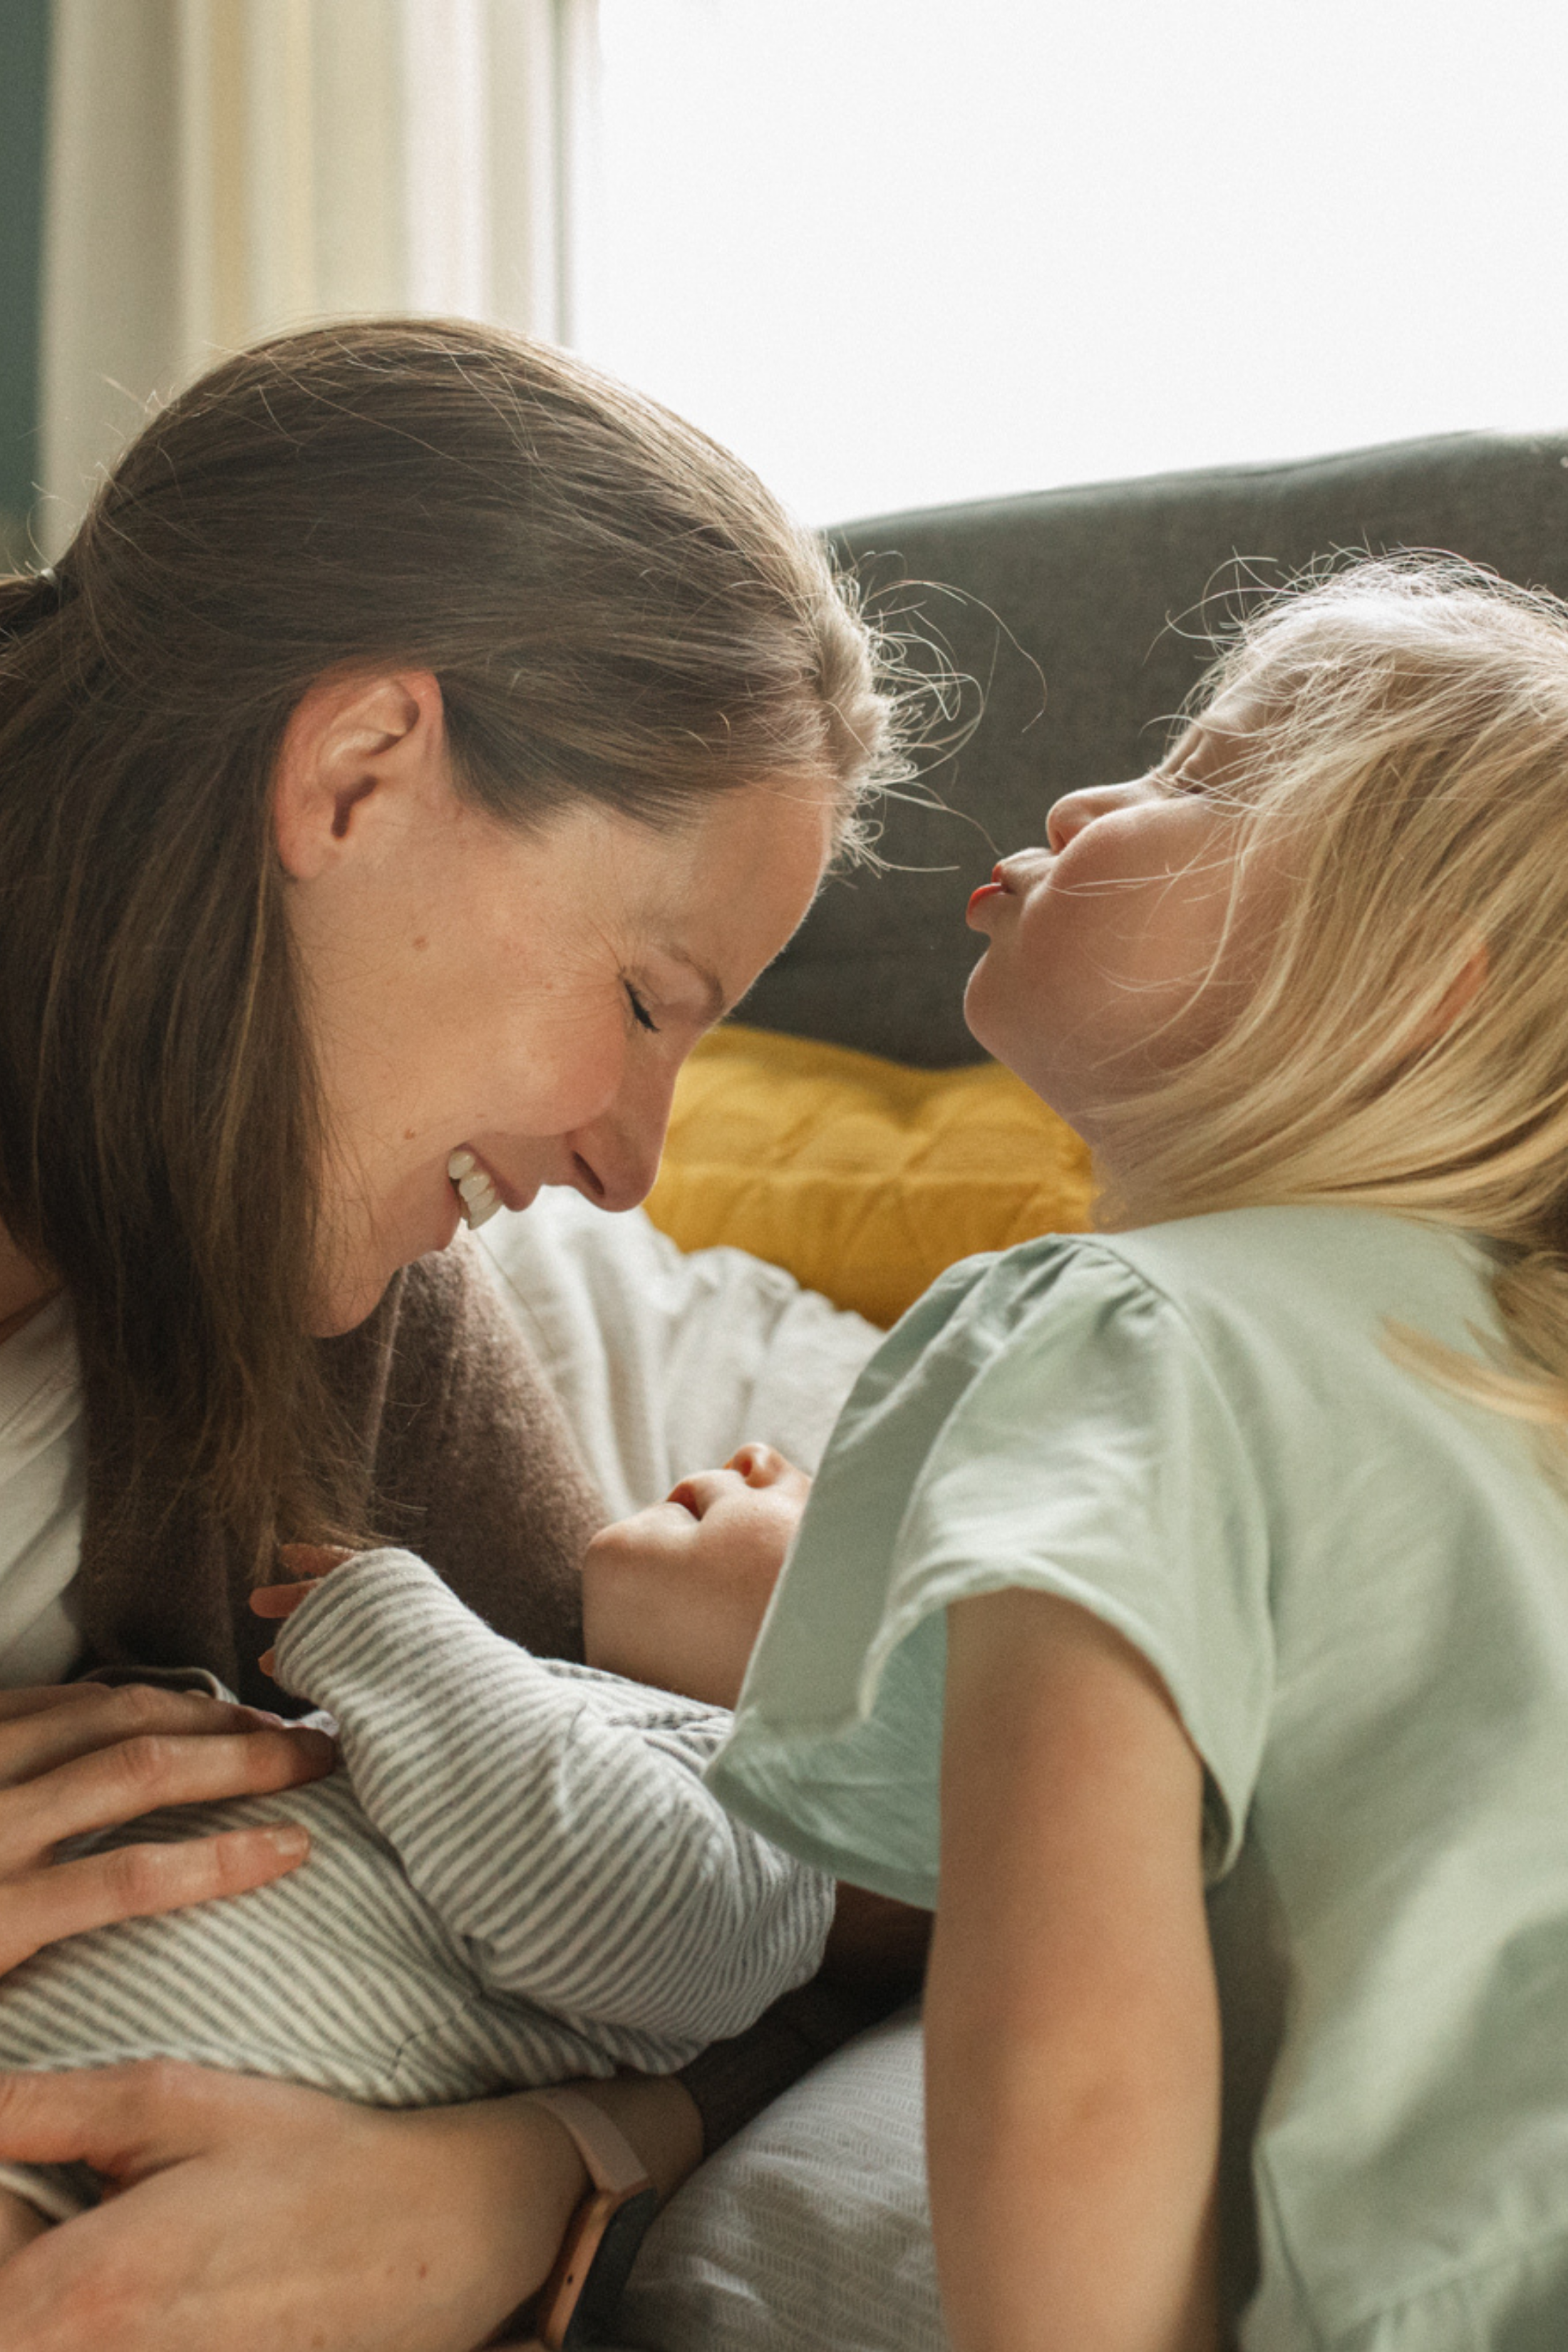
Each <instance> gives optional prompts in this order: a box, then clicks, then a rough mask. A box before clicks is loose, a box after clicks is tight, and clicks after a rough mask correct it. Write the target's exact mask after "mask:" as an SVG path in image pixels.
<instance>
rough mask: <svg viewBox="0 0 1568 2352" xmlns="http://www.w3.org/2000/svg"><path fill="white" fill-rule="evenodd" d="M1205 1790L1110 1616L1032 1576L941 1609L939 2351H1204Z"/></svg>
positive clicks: (1207, 2085) (931, 2025)
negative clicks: (947, 2343) (943, 2326)
mask: <svg viewBox="0 0 1568 2352" xmlns="http://www.w3.org/2000/svg"><path fill="white" fill-rule="evenodd" d="M1202 1803H1203V1772H1202V1768H1201V1766H1200V1764H1199V1761H1198V1759H1197V1757H1196V1755H1195V1754H1194V1750H1193V1748H1192V1747H1191V1745H1190V1744H1189V1742H1188V1740H1187V1738H1186V1735H1185V1732H1184V1729H1183V1728H1182V1726H1181V1724H1180V1722H1179V1721H1178V1719H1177V1717H1176V1715H1175V1712H1174V1710H1173V1707H1172V1706H1171V1703H1170V1701H1169V1699H1168V1697H1167V1696H1166V1694H1165V1692H1164V1689H1163V1685H1161V1684H1160V1683H1159V1681H1158V1679H1157V1677H1156V1676H1155V1675H1153V1673H1152V1670H1151V1669H1150V1668H1149V1667H1148V1666H1147V1665H1146V1664H1144V1662H1143V1661H1142V1659H1141V1658H1140V1657H1139V1656H1138V1655H1137V1654H1136V1653H1135V1652H1134V1651H1133V1650H1132V1649H1131V1647H1130V1646H1129V1645H1128V1644H1127V1643H1124V1642H1123V1641H1122V1640H1121V1637H1120V1636H1119V1635H1118V1634H1116V1633H1113V1632H1111V1631H1110V1629H1109V1628H1108V1627H1106V1626H1104V1625H1102V1624H1101V1623H1100V1622H1099V1621H1098V1620H1096V1619H1095V1618H1093V1617H1092V1616H1090V1615H1089V1613H1088V1612H1086V1611H1083V1610H1080V1609H1077V1608H1075V1607H1073V1606H1072V1605H1071V1604H1070V1603H1068V1602H1066V1601H1058V1600H1056V1599H1054V1598H1052V1597H1051V1596H1050V1595H1048V1594H1045V1593H1040V1592H1029V1591H1017V1590H1014V1591H1003V1592H996V1593H988V1594H985V1595H984V1596H982V1597H980V1598H977V1599H975V1600H971V1601H961V1602H959V1603H957V1604H956V1605H955V1606H954V1607H952V1608H951V1609H950V1610H949V1612H948V1664H947V1697H946V1708H945V1717H944V1729H943V1744H942V1870H941V1887H940V1894H939V1898H938V1906H937V1922H936V1932H935V1937H934V1941H933V1944H932V1951H931V1975H930V1980H929V1986H928V1991H927V1998H926V2009H925V2032H926V2074H927V2126H926V2128H927V2138H928V2146H929V2154H930V2169H931V2219H932V2226H933V2229H934V2232H935V2237H936V2252H937V2268H938V2275H939V2278H940V2281H941V2285H942V2302H943V2307H944V2310H945V2313H946V2316H947V2323H948V2326H949V2329H950V2331H951V2334H952V2343H953V2347H954V2352H1212V2347H1213V2346H1214V2344H1215V2317H1214V2307H1213V2294H1214V2290H1213V2264H1214V2256H1213V2244H1212V2233H1213V2205H1214V2182H1215V2164H1216V2161H1217V2148H1218V2131H1219V2025H1218V2005H1217V1999H1216V1995H1215V1982H1214V1974H1213V1969H1212V1965H1211V1962H1210V1957H1209V1945H1208V1936H1207V1930H1206V1925H1205V1912H1204V1900H1203V1885H1202V1874H1201V1868H1200V1834H1201V1811H1202Z"/></svg>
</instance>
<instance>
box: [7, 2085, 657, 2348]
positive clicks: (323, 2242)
mask: <svg viewBox="0 0 1568 2352" xmlns="http://www.w3.org/2000/svg"><path fill="white" fill-rule="evenodd" d="M587 2087H589V2086H586V2085H584V2088H587ZM610 2087H612V2086H609V2085H606V2086H605V2088H610ZM648 2087H649V2088H659V2087H662V2086H654V2085H650V2086H648ZM0 2159H5V2160H8V2161H10V2162H13V2163H38V2164H41V2163H61V2162H68V2161H73V2160H77V2159H81V2160H85V2161H86V2162H87V2163H89V2164H90V2165H91V2166H92V2167H93V2168H94V2169H95V2170H96V2171H98V2172H100V2173H102V2174H103V2175H104V2176H105V2177H106V2179H108V2180H109V2181H110V2183H112V2184H113V2188H112V2190H111V2193H110V2195H109V2196H108V2198H107V2199H106V2200H105V2201H104V2203H103V2204H101V2205H100V2206H98V2207H97V2208H96V2209H95V2210H93V2211H91V2212H88V2213H83V2214H81V2215H80V2216H79V2218H78V2219H77V2220H75V2221H65V2222H62V2223H61V2224H60V2225H59V2227H58V2228H57V2229H51V2230H48V2231H46V2232H45V2233H44V2235H43V2236H42V2237H40V2238H37V2240H36V2241H35V2242H33V2243H32V2244H30V2245H28V2246H26V2247H25V2248H24V2249H23V2251H22V2252H19V2253H17V2254H16V2256H15V2258H14V2259H13V2260H12V2261H11V2262H9V2263H6V2264H5V2269H4V2271H3V2272H0V2352H215V2347H225V2348H226V2352H228V2347H232V2352H307V2348H308V2347H331V2352H473V2347H475V2346H477V2345H479V2344H482V2343H484V2342H485V2341H487V2340H488V2339H489V2336H491V2335H492V2334H493V2332H494V2330H495V2329H496V2328H497V2327H498V2326H500V2324H501V2323H502V2322H503V2321H504V2320H505V2319H507V2318H508V2317H509V2316H510V2314H511V2313H512V2312H513V2311H514V2310H515V2309H516V2307H517V2305H519V2304H520V2303H521V2302H522V2301H523V2300H524V2299H525V2298H526V2297H527V2296H529V2295H531V2294H534V2293H535V2292H536V2291H537V2289H538V2288H539V2287H540V2286H541V2285H542V2284H543V2281H544V2280H545V2278H546V2277H547V2276H548V2275H549V2273H550V2270H551V2268H552V2264H553V2263H554V2260H555V2256H556V2252H557V2250H558V2248H559V2245H560V2242H561V2239H562V2236H563V2232H564V2231H565V2227H566V2224H567V2222H568V2221H569V2220H570V2218H571V2216H572V2213H573V2211H574V2208H575V2207H576V2205H577V2204H578V2202H579V2201H580V2200H581V2199H582V2198H583V2197H584V2195H585V2193H586V2190H587V2186H588V2182H587V2175H586V2173H585V2172H584V2168H583V2163H582V2159H581V2158H580V2157H579V2156H578V2154H577V2151H576V2149H575V2148H574V2147H573V2145H572V2142H571V2141H570V2140H569V2139H568V2138H567V2137H566V2134H565V2132H564V2131H563V2128H562V2126H561V2125H560V2124H559V2123H557V2122H556V2121H555V2119H554V2118H553V2117H552V2116H550V2115H549V2114H548V2113H547V2112H546V2110H545V2109H543V2108H542V2107H538V2106H535V2105H531V2104H530V2102H529V2101H528V2100H527V2099H526V2098H516V2097H514V2098H500V2099H486V2100H482V2101H479V2103H477V2104H476V2105H472V2106H464V2107H450V2108H432V2109H426V2110H423V2111H420V2110H416V2111H412V2112H401V2113H400V2112H397V2111H395V2110H388V2109H384V2108H374V2107H359V2106H353V2105H349V2104H347V2103H346V2102H345V2101H342V2100H339V2099H333V2098H329V2097H328V2096H326V2095H325V2094H324V2093H322V2092H320V2091H307V2090H300V2089H299V2088H297V2087H296V2086H295V2085H293V2084H282V2083H269V2082H263V2081H260V2080H258V2079H257V2078H256V2077H254V2076H247V2075H240V2074H214V2073H210V2072H208V2071H207V2070H206V2069H205V2068H203V2067H198V2066H186V2065H181V2064H176V2063H173V2062H159V2063H153V2064H151V2065H142V2066H117V2067H106V2068H104V2069H102V2070H101V2071H99V2072H95V2073H92V2074H13V2075H7V2076H0Z"/></svg>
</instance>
